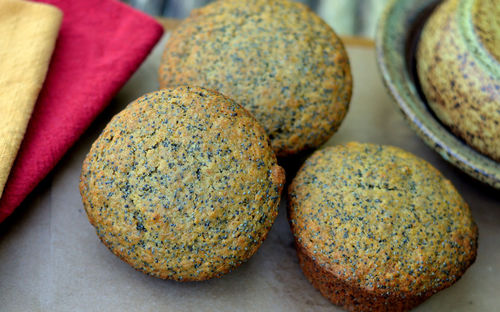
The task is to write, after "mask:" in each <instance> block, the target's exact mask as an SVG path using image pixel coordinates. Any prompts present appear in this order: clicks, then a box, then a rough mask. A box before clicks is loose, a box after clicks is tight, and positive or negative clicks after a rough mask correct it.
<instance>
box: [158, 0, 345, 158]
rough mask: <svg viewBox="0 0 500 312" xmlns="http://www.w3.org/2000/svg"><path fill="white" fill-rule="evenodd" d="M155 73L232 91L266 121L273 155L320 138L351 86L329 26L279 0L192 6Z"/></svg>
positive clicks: (332, 126)
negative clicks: (196, 8) (197, 7)
mask: <svg viewBox="0 0 500 312" xmlns="http://www.w3.org/2000/svg"><path fill="white" fill-rule="evenodd" d="M159 80H160V85H161V86H162V87H166V86H168V85H175V84H179V83H181V84H184V83H187V84H193V85H200V86H204V87H208V88H212V89H214V90H218V91H220V92H222V93H223V94H226V95H228V96H229V97H231V98H233V99H234V100H235V101H236V102H238V103H239V104H241V105H243V106H244V107H245V108H246V109H248V110H249V111H250V112H251V113H252V114H253V115H254V116H255V117H256V118H257V120H258V121H259V122H260V123H261V124H262V126H263V127H264V128H265V129H266V132H267V133H268V135H269V137H270V139H271V143H272V146H273V148H274V150H275V151H276V153H277V154H278V155H279V156H285V155H287V154H294V153H297V152H299V151H301V150H304V149H308V148H315V147H318V146H320V145H321V144H322V143H324V142H325V141H326V140H327V139H328V138H329V137H330V136H331V135H332V134H333V133H334V132H335V131H336V130H337V128H338V127H339V125H340V123H341V121H342V120H343V118H344V116H345V114H346V112H347V109H348V105H349V101H350V97H351V89H352V78H351V72H350V67H349V60H348V57H347V54H346V52H345V50H344V47H343V44H342V42H341V41H340V39H339V38H338V37H337V36H336V34H335V33H334V31H333V30H332V29H331V28H330V27H329V26H328V25H327V24H326V23H325V22H324V21H322V20H321V19H320V18H319V17H318V16H317V15H315V14H314V13H313V12H312V11H311V10H309V9H308V8H306V7H305V6H304V5H302V4H300V3H295V2H292V1H285V0H276V1H267V0H248V1H244V2H242V1H216V2H214V3H213V4H210V5H208V6H206V7H204V8H201V9H198V10H194V11H193V12H192V14H191V16H190V17H189V18H187V19H186V20H185V21H184V22H183V23H182V24H181V25H180V26H179V27H178V29H176V30H175V31H174V32H173V33H172V35H171V37H170V38H169V40H168V42H167V44H166V47H165V52H164V55H163V60H162V64H161V66H160V70H159Z"/></svg>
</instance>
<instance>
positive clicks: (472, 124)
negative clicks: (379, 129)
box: [417, 0, 500, 162]
mask: <svg viewBox="0 0 500 312" xmlns="http://www.w3.org/2000/svg"><path fill="white" fill-rule="evenodd" d="M499 7H500V6H499V5H498V1H490V0H463V1H459V0H447V1H443V3H442V4H440V5H439V6H438V7H437V8H436V10H435V11H434V12H433V13H432V15H431V17H430V18H429V20H428V21H427V22H426V24H425V26H424V28H423V30H422V35H421V38H420V40H419V44H418V48H417V72H418V77H419V80H420V83H421V85H422V90H423V92H424V94H425V97H426V99H427V102H428V103H429V106H430V107H431V108H432V110H433V111H434V112H435V113H436V116H437V117H438V118H439V119H440V120H441V122H443V124H445V125H446V126H448V127H449V128H450V130H451V131H452V132H453V133H454V134H455V135H457V136H458V137H460V138H462V139H463V140H465V142H466V143H467V144H468V145H470V146H471V147H473V148H474V149H476V150H477V151H479V152H481V153H483V154H485V155H486V156H488V157H490V158H491V159H493V160H496V161H497V162H500V27H498V25H499V24H500V22H499V18H498V13H500V9H499Z"/></svg>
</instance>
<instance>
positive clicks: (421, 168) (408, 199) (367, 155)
mask: <svg viewBox="0 0 500 312" xmlns="http://www.w3.org/2000/svg"><path fill="white" fill-rule="evenodd" d="M288 205H289V206H288V212H289V219H290V225H291V228H292V232H293V234H294V238H295V243H296V246H297V254H298V256H299V261H300V263H301V267H302V269H303V270H304V274H305V275H306V276H307V278H308V279H309V280H310V281H311V283H312V284H313V285H314V286H315V287H316V288H318V289H319V290H320V291H321V293H322V294H323V295H324V296H325V297H327V298H328V299H329V300H331V301H332V302H333V303H335V304H338V305H341V306H343V307H344V308H346V309H348V310H350V311H404V310H408V309H410V308H411V307H413V306H415V305H418V304H419V303H421V302H422V301H424V300H425V299H426V298H428V297H429V296H431V295H432V294H434V293H436V292H437V291H439V290H441V289H444V288H446V287H449V286H450V285H452V284H453V283H454V282H455V281H456V280H458V279H459V278H460V276H462V274H463V273H464V272H465V270H466V269H467V268H468V267H469V266H470V265H471V264H472V263H473V262H474V260H475V258H476V252H477V226H476V225H475V223H474V221H473V220H472V216H471V213H470V210H469V208H468V206H467V204H466V203H465V202H464V201H463V199H462V198H461V197H460V195H459V194H458V193H457V191H456V190H455V188H454V187H453V185H451V183H450V182H449V181H448V180H446V179H444V177H443V176H442V175H441V174H440V173H439V172H438V171H437V170H436V169H435V168H434V167H432V166H431V165H430V164H428V163H427V162H425V161H423V160H421V159H419V158H416V157H415V156H413V155H411V154H409V153H407V152H404V151H402V150H400V149H398V148H395V147H390V146H378V145H373V144H359V143H348V144H346V145H341V146H336V147H331V148H326V149H323V150H320V151H317V152H316V153H314V154H313V155H312V156H311V157H310V158H309V159H308V160H307V161H306V162H305V164H304V165H303V167H302V168H301V169H300V170H299V172H298V173H297V176H296V177H295V179H294V180H293V182H292V183H291V185H290V187H289V191H288Z"/></svg>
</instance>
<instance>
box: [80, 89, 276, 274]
mask: <svg viewBox="0 0 500 312" xmlns="http://www.w3.org/2000/svg"><path fill="white" fill-rule="evenodd" d="M284 179H285V177H284V171H283V169H282V168H281V167H280V166H278V165H277V163H276V156H275V155H274V153H273V150H272V149H271V147H270V145H269V139H268V137H267V135H266V133H265V131H264V129H263V128H262V127H261V126H260V125H259V124H258V123H257V121H256V120H255V119H254V118H253V117H252V116H251V115H250V114H249V113H248V112H247V111H246V110H245V109H243V108H242V107H241V106H240V105H238V104H236V103H235V102H234V101H232V100H230V99H228V98H226V97H224V96H223V95H221V94H219V93H217V92H214V91H210V90H206V89H202V88H194V87H187V86H181V87H176V88H171V89H164V90H161V91H157V92H153V93H149V94H146V95H144V96H143V97H141V98H139V99H138V100H136V101H134V102H133V103H131V104H130V105H129V106H128V107H127V108H125V109H124V110H123V111H122V112H120V113H119V114H117V115H116V116H115V117H114V118H113V119H112V120H111V122H110V123H109V124H108V125H107V127H106V128H105V129H104V131H103V133H102V134H101V135H100V136H99V138H98V139H97V140H96V141H95V142H94V144H93V145H92V148H91V150H90V152H89V154H88V155H87V157H86V159H85V161H84V164H83V168H82V174H81V181H80V192H81V195H82V200H83V204H84V207H85V210H86V212H87V215H88V218H89V221H90V223H91V224H92V225H93V226H94V227H95V228H96V231H97V235H98V236H99V238H100V239H101V241H102V242H103V243H104V244H105V245H106V246H107V247H108V248H109V249H110V250H111V251H112V252H113V253H114V254H115V255H117V256H118V257H120V258H121V259H122V260H124V261H125V262H127V263H129V264H130V265H131V266H132V267H134V268H135V269H137V270H139V271H142V272H144V273H147V274H149V275H152V276H156V277H159V278H165V279H173V280H178V281H199V280H206V279H209V278H212V277H219V276H221V275H222V274H224V273H227V272H229V271H231V270H233V269H234V268H236V267H237V266H238V265H240V264H241V263H242V262H244V261H246V260H247V259H249V258H250V257H251V256H252V255H253V254H254V253H255V252H256V251H257V249H258V248H259V246H260V245H261V244H262V242H263V241H264V239H265V238H266V235H267V233H268V231H269V229H270V228H271V226H272V224H273V222H274V220H275V218H276V215H277V214H278V203H279V200H280V193H281V190H282V187H283V183H284Z"/></svg>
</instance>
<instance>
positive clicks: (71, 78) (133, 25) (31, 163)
mask: <svg viewBox="0 0 500 312" xmlns="http://www.w3.org/2000/svg"><path fill="white" fill-rule="evenodd" d="M38 1H41V2H46V3H49V4H53V5H55V6H56V7H58V8H60V9H61V10H62V11H63V13H64V18H63V22H62V26H61V30H60V32H59V38H58V40H57V43H56V48H55V51H54V55H53V58H52V62H51V65H50V68H49V72H48V75H47V79H46V81H45V84H44V87H43V89H42V91H41V92H40V95H39V98H38V102H37V104H36V106H35V109H34V111H33V114H32V117H31V120H30V123H29V125H28V129H27V131H26V134H25V137H24V141H23V143H22V145H21V148H20V150H19V152H18V156H17V159H16V161H15V163H14V167H13V168H12V170H11V173H10V176H9V179H8V181H7V184H6V187H5V190H4V193H3V196H2V198H1V199H0V222H1V221H3V220H4V219H5V218H6V217H7V216H8V215H9V214H11V213H12V212H13V211H14V209H15V208H16V207H17V206H18V205H19V204H20V203H21V202H22V201H23V199H24V198H25V197H26V196H27V195H28V194H29V193H30V192H31V191H32V190H33V189H34V188H35V186H36V185H37V184H38V183H39V182H40V181H41V180H42V179H43V178H44V177H45V176H46V175H47V174H48V173H49V171H50V170H51V169H52V168H53V167H54V166H55V164H56V163H57V162H58V161H59V160H60V159H61V157H62V156H63V155H64V153H65V152H66V151H67V150H68V149H69V147H70V146H71V145H72V144H73V143H74V142H75V141H76V140H77V139H78V137H79V136H80V135H81V134H82V133H83V132H84V130H85V129H86V128H87V127H88V126H89V125H90V123H91V122H92V120H93V119H94V118H95V117H96V116H97V114H99V113H100V112H101V111H102V109H103V108H104V107H105V106H106V105H107V104H108V103H109V101H110V100H111V98H112V96H113V95H114V94H116V92H117V91H118V90H119V89H120V88H121V87H122V86H123V85H124V84H125V82H126V81H127V80H128V79H129V78H130V76H131V75H132V74H133V72H134V71H135V70H136V69H137V68H138V67H139V65H140V64H141V63H142V61H143V60H144V59H145V58H146V56H147V55H148V53H149V52H150V51H151V49H152V48H153V46H154V45H155V43H156V42H157V41H158V40H159V39H160V37H161V35H162V33H163V28H162V27H161V25H160V24H158V23H157V22H156V21H155V20H154V19H153V18H151V17H148V16H147V15H145V14H144V13H141V12H139V11H136V10H135V9H132V8H131V7H129V6H127V5H125V4H123V3H120V2H118V1H116V0H71V1H69V0H38Z"/></svg>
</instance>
